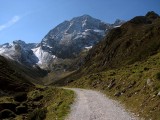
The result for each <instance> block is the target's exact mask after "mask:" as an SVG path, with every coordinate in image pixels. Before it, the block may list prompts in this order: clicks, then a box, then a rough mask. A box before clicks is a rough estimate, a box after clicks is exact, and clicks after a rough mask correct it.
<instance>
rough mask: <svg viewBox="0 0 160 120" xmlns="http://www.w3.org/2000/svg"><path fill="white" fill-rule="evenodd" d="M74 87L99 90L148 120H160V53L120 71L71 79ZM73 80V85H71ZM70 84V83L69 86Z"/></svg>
mask: <svg viewBox="0 0 160 120" xmlns="http://www.w3.org/2000/svg"><path fill="white" fill-rule="evenodd" d="M67 80H68V82H66V85H68V86H70V87H80V88H90V89H97V90H101V91H102V92H104V93H105V94H106V95H109V96H111V97H112V98H114V99H117V100H119V101H121V102H122V103H123V104H125V106H126V107H127V108H128V109H129V110H131V111H133V112H135V113H136V114H137V115H139V116H140V117H144V118H145V119H150V118H151V119H153V120H160V114H159V113H160V52H159V53H158V54H156V55H153V56H152V57H150V58H148V59H146V60H145V61H142V62H136V63H134V64H132V65H127V66H125V67H122V68H119V69H113V70H108V71H104V72H98V73H93V74H89V75H86V76H82V77H81V78H79V79H78V78H76V75H75V76H74V77H73V76H72V77H68V79H66V81H67ZM70 80H72V81H70ZM69 81H70V82H69Z"/></svg>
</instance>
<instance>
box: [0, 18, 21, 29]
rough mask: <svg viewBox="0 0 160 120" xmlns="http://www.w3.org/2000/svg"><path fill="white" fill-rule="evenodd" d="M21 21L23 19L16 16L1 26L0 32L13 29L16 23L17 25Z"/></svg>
mask: <svg viewBox="0 0 160 120" xmlns="http://www.w3.org/2000/svg"><path fill="white" fill-rule="evenodd" d="M20 19H21V17H20V16H14V17H12V19H11V20H9V21H8V22H6V23H5V24H2V25H0V31H2V30H4V29H6V28H9V27H11V26H12V25H14V24H15V23H17V22H18V21H19V20H20Z"/></svg>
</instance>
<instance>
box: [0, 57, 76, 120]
mask: <svg viewBox="0 0 160 120" xmlns="http://www.w3.org/2000/svg"><path fill="white" fill-rule="evenodd" d="M0 66H1V67H0V119H1V120H3V119H7V120H13V119H14V120H44V119H47V120H51V119H52V120H62V119H64V117H65V116H66V115H67V113H68V112H69V108H70V107H69V106H70V104H71V103H72V102H73V100H74V93H73V92H72V91H70V90H64V89H60V88H53V87H43V86H39V85H37V84H36V85H34V84H33V83H35V82H36V83H41V82H40V80H41V79H43V78H41V77H43V76H44V75H45V74H46V72H45V71H43V70H41V69H39V68H33V69H32V68H28V67H26V66H23V65H21V64H19V63H17V62H14V61H12V60H8V59H6V58H4V57H2V56H0ZM39 78H41V79H39Z"/></svg>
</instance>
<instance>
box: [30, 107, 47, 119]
mask: <svg viewBox="0 0 160 120" xmlns="http://www.w3.org/2000/svg"><path fill="white" fill-rule="evenodd" d="M46 113H47V109H46V108H43V109H38V108H37V109H35V110H34V111H33V112H32V113H30V114H29V116H28V120H44V119H45V118H46Z"/></svg>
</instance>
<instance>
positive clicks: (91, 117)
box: [66, 88, 137, 120]
mask: <svg viewBox="0 0 160 120" xmlns="http://www.w3.org/2000/svg"><path fill="white" fill-rule="evenodd" d="M67 89H68V88H67ZM69 89H70V90H73V91H74V92H75V93H76V94H77V98H76V101H75V103H74V104H73V105H72V107H71V113H70V115H69V116H68V117H67V119H66V120H137V118H135V117H133V116H131V114H130V113H128V112H126V111H125V109H124V108H123V107H122V106H121V105H119V103H118V102H116V101H114V100H111V99H109V98H107V97H105V95H103V94H102V93H100V92H97V91H93V90H85V89H78V88H69Z"/></svg>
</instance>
